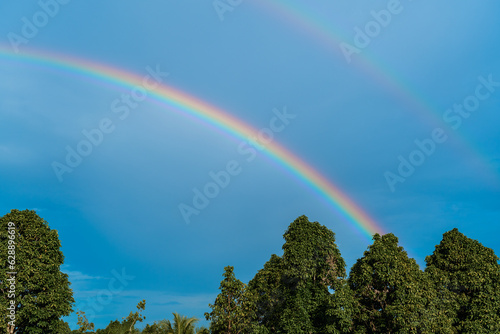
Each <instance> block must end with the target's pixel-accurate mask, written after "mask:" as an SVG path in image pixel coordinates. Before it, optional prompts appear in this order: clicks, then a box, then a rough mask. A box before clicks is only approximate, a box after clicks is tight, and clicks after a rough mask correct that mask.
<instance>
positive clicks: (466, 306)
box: [425, 228, 500, 333]
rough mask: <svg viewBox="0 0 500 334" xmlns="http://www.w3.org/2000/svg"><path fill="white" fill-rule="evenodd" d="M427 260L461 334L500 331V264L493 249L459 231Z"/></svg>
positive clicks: (446, 237) (449, 234) (448, 236)
mask: <svg viewBox="0 0 500 334" xmlns="http://www.w3.org/2000/svg"><path fill="white" fill-rule="evenodd" d="M425 260H426V262H427V268H426V269H425V272H426V274H427V275H428V276H429V277H430V278H431V280H432V281H433V283H434V284H435V286H436V289H438V291H439V294H440V296H439V297H440V299H441V300H442V302H443V303H444V304H445V305H446V308H447V310H448V316H449V317H450V318H451V319H452V321H453V326H454V328H455V329H456V331H457V332H458V333H499V332H500V265H499V264H498V257H497V256H496V255H495V253H494V252H493V250H492V249H490V248H487V247H485V246H483V245H482V244H481V243H479V242H478V241H476V240H473V239H469V238H467V237H466V236H465V235H463V234H462V233H460V232H459V231H458V229H456V228H455V229H453V230H451V231H448V232H446V233H444V234H443V239H442V241H441V243H440V244H439V245H437V246H436V248H435V250H434V252H433V254H432V255H430V256H427V257H426V259H425Z"/></svg>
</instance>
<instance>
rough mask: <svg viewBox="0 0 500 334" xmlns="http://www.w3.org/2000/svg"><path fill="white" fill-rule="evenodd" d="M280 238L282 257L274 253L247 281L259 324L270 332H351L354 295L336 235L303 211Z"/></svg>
mask: <svg viewBox="0 0 500 334" xmlns="http://www.w3.org/2000/svg"><path fill="white" fill-rule="evenodd" d="M283 238H284V239H285V243H284V245H283V256H282V257H279V256H277V255H274V254H273V255H272V256H271V259H270V260H269V261H268V262H267V263H266V264H265V265H264V268H263V269H262V270H260V271H259V272H258V273H257V275H256V276H255V277H254V278H253V279H252V280H251V281H250V282H249V291H250V292H251V293H252V294H253V295H254V296H255V298H256V302H255V305H256V306H255V308H256V319H257V323H258V325H260V326H263V327H265V328H267V330H269V331H270V332H273V333H311V332H312V333H341V332H347V331H349V329H350V326H351V322H352V319H351V317H350V316H349V310H348V308H347V307H346V306H347V305H349V299H351V300H352V296H351V295H350V294H349V290H348V289H347V286H346V284H345V281H344V279H345V276H346V271H345V262H344V260H343V259H342V256H341V254H340V251H339V250H338V248H337V246H336V244H335V234H334V233H333V232H332V231H331V230H329V229H328V228H327V227H325V226H322V225H320V224H319V223H318V222H310V221H309V220H308V218H307V217H306V216H301V217H298V218H297V219H296V220H295V221H294V222H292V223H291V224H290V226H289V227H288V229H287V230H286V231H285V234H284V235H283ZM330 290H331V291H333V293H331V292H330Z"/></svg>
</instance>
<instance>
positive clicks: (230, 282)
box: [205, 266, 254, 334]
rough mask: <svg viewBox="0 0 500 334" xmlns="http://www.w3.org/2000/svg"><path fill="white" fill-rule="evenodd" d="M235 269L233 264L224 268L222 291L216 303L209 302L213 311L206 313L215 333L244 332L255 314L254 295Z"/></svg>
mask: <svg viewBox="0 0 500 334" xmlns="http://www.w3.org/2000/svg"><path fill="white" fill-rule="evenodd" d="M233 270H234V268H233V267H231V266H227V267H225V268H224V274H223V275H222V276H224V279H223V280H222V282H221V283H220V287H219V289H220V293H219V295H218V296H217V297H216V299H215V302H214V304H213V305H212V304H209V307H210V308H211V309H212V311H211V312H210V313H205V318H206V319H207V320H210V321H211V324H210V331H211V332H212V333H215V334H218V333H232V334H233V333H234V334H239V333H244V332H245V330H246V329H248V328H249V327H250V325H251V322H252V319H253V316H254V311H253V309H252V307H253V305H254V303H253V296H252V295H251V294H249V293H248V292H247V286H246V284H244V283H242V282H241V281H240V280H239V279H237V278H236V277H235V275H234V272H233Z"/></svg>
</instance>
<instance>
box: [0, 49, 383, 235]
mask: <svg viewBox="0 0 500 334" xmlns="http://www.w3.org/2000/svg"><path fill="white" fill-rule="evenodd" d="M0 59H3V60H4V61H24V62H28V63H30V64H35V65H38V66H42V67H48V68H53V69H56V70H59V71H64V73H66V72H70V73H72V74H75V73H76V74H78V75H79V76H83V77H85V78H91V79H96V80H98V81H100V82H105V83H111V84H113V85H117V86H120V87H124V88H127V89H132V88H134V87H137V86H140V85H141V84H142V79H143V77H142V76H139V75H137V74H135V73H132V72H128V71H125V70H123V69H118V68H114V67H112V66H109V65H107V64H101V63H97V62H93V61H90V60H86V59H79V58H76V57H73V56H69V55H62V54H55V53H49V52H46V51H43V52H42V51H39V50H37V51H34V50H30V51H26V52H20V53H17V54H16V53H14V52H13V51H12V50H10V49H9V48H7V47H3V46H0ZM148 93H149V94H148V96H150V97H151V98H153V99H154V100H156V101H157V102H160V103H161V104H162V105H163V106H165V107H168V108H169V109H172V110H173V111H175V112H179V113H181V114H183V115H185V116H189V117H194V118H195V119H198V120H201V121H203V122H204V123H206V124H208V125H210V126H214V127H216V128H217V129H220V130H222V131H223V132H224V133H227V134H230V135H231V136H232V137H235V138H237V139H242V140H247V138H248V137H251V136H254V135H255V134H256V133H258V130H257V129H255V128H253V127H252V126H250V125H249V124H246V123H244V122H243V121H241V120H240V119H238V118H236V117H234V116H232V115H231V114H229V113H227V112H226V111H223V110H221V109H219V108H217V107H215V106H212V105H210V104H208V103H207V102H205V101H202V100H199V99H197V98H196V97H194V96H191V95H189V94H187V93H185V92H182V91H180V90H178V89H176V88H174V87H171V86H167V85H165V84H162V85H160V86H158V87H157V88H156V89H155V90H154V91H150V92H148ZM263 152H264V153H265V154H266V155H267V156H268V157H269V158H271V159H272V160H274V161H275V162H277V163H278V164H279V165H280V166H281V167H282V168H284V169H285V170H287V171H288V172H289V173H291V174H292V175H294V176H295V177H296V178H297V179H298V180H300V181H301V182H302V183H303V184H305V185H306V186H308V187H309V188H310V189H312V190H313V191H314V192H315V193H316V194H318V195H319V196H320V197H321V198H323V199H324V200H326V202H327V203H328V204H329V206H330V207H332V208H333V209H334V210H335V211H336V212H337V213H339V214H340V215H341V216H342V217H344V218H345V219H346V220H347V221H348V222H349V223H350V224H351V225H352V226H354V227H356V230H357V231H358V232H360V233H361V234H362V235H363V236H364V237H366V239H367V240H368V241H371V238H372V236H373V234H375V233H379V234H384V232H383V229H382V227H381V226H380V225H379V224H377V223H376V222H375V221H374V220H373V219H372V218H371V217H370V216H369V215H368V214H367V213H366V212H364V211H363V210H362V209H361V208H360V207H359V206H357V205H356V204H355V203H354V202H353V201H352V200H351V199H350V198H349V197H348V196H347V194H345V193H344V192H343V191H341V190H340V188H339V187H337V186H336V185H335V184H333V183H332V182H331V181H329V180H328V179H327V178H326V177H325V176H323V175H321V174H320V173H319V172H318V171H316V170H315V169H314V168H313V167H312V166H310V165H309V164H307V162H305V161H303V160H302V159H300V158H299V157H298V156H296V155H294V154H293V153H292V152H290V151H289V150H287V149H286V148H285V147H283V146H281V145H280V144H278V143H277V142H276V141H273V142H271V143H269V144H267V146H266V150H264V151H263Z"/></svg>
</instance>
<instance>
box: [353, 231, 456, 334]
mask: <svg viewBox="0 0 500 334" xmlns="http://www.w3.org/2000/svg"><path fill="white" fill-rule="evenodd" d="M373 240H374V242H373V245H371V246H370V247H369V249H368V250H367V251H365V253H364V256H363V257H362V258H360V259H359V260H358V261H357V262H356V263H355V264H354V266H353V267H352V269H351V273H350V276H349V285H350V287H351V289H352V291H353V293H354V296H355V298H356V300H357V306H356V307H355V310H356V313H357V315H356V317H355V325H356V333H452V330H451V326H450V321H449V320H448V319H447V317H446V316H445V314H444V312H443V311H441V310H440V309H439V305H438V303H439V300H438V299H437V294H436V291H435V290H434V289H433V286H432V285H431V283H430V281H429V280H428V279H427V277H426V276H425V275H424V273H423V272H422V271H421V270H420V268H419V266H418V264H417V263H416V261H415V260H414V259H410V258H408V255H407V253H406V252H405V251H404V249H403V247H399V246H398V238H397V237H395V236H394V235H393V234H392V233H389V234H386V235H384V236H380V235H378V234H375V235H374V237H373Z"/></svg>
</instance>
